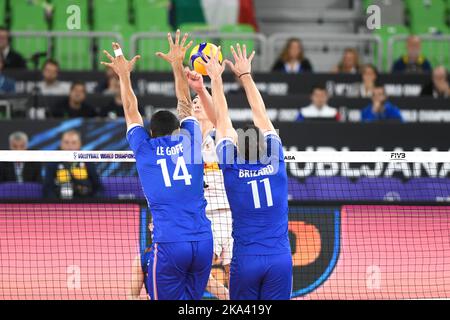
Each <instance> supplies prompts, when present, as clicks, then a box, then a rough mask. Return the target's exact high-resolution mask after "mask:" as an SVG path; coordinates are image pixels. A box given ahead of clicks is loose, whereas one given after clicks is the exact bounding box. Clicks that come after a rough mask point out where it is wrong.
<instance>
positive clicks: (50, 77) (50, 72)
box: [39, 59, 70, 96]
mask: <svg viewBox="0 0 450 320" xmlns="http://www.w3.org/2000/svg"><path fill="white" fill-rule="evenodd" d="M58 75H59V63H58V62H57V61H55V60H53V59H48V60H47V61H45V63H44V66H43V68H42V78H43V81H42V82H41V83H39V90H40V93H41V94H43V95H45V96H58V95H61V96H65V95H68V94H69V91H70V84H69V83H67V82H61V81H59V80H58Z"/></svg>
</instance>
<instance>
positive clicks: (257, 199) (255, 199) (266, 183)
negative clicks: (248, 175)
mask: <svg viewBox="0 0 450 320" xmlns="http://www.w3.org/2000/svg"><path fill="white" fill-rule="evenodd" d="M259 183H263V184H264V191H265V193H266V201H267V206H268V207H273V198H272V189H271V188H270V181H269V178H266V179H263V180H260V181H259ZM247 184H249V185H251V186H252V193H253V203H254V205H255V209H261V200H260V197H259V190H258V181H257V180H253V181H250V182H247Z"/></svg>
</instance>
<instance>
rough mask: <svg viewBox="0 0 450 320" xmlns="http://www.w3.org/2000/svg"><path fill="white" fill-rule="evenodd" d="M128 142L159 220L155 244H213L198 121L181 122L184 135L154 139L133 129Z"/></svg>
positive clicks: (150, 203)
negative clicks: (185, 242) (204, 189)
mask: <svg viewBox="0 0 450 320" xmlns="http://www.w3.org/2000/svg"><path fill="white" fill-rule="evenodd" d="M127 139H128V142H129V144H130V147H131V149H132V150H133V152H134V156H135V158H136V167H137V171H138V174H139V178H140V181H141V185H142V188H143V191H144V194H145V196H146V198H147V202H148V204H149V208H150V210H151V213H152V217H153V225H154V229H153V241H154V242H182V241H200V240H208V239H211V238H212V233H211V222H210V221H209V220H208V219H207V218H206V214H205V208H206V200H205V197H204V193H203V192H204V191H203V160H202V154H201V143H202V134H201V130H200V126H199V123H198V121H197V120H196V119H195V118H193V117H188V118H186V119H184V120H183V121H181V130H180V133H179V134H176V135H171V136H164V137H159V138H151V137H150V135H149V134H148V132H147V131H146V130H145V129H144V127H142V126H140V125H133V126H131V127H130V128H129V130H128V133H127Z"/></svg>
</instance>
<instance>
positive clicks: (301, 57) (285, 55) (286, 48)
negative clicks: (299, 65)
mask: <svg viewBox="0 0 450 320" xmlns="http://www.w3.org/2000/svg"><path fill="white" fill-rule="evenodd" d="M294 42H297V43H298V44H299V45H300V48H301V50H300V53H299V54H298V56H297V60H298V61H300V62H302V61H303V60H304V59H305V56H304V52H303V43H302V41H301V40H300V39H299V38H290V39H288V41H287V42H286V45H285V46H284V48H283V51H282V52H281V54H280V59H281V60H282V61H283V62H287V60H288V59H289V57H288V55H289V48H290V47H291V45H292V44H293V43H294Z"/></svg>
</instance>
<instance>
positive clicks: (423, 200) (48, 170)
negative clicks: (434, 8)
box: [0, 151, 450, 300]
mask: <svg viewBox="0 0 450 320" xmlns="http://www.w3.org/2000/svg"><path fill="white" fill-rule="evenodd" d="M285 159H286V169H287V173H288V181H289V182H288V190H289V196H288V201H289V238H290V241H291V248H292V256H293V263H294V279H293V292H292V298H293V299H428V298H429V299H440V298H442V299H445V298H450V153H448V152H447V153H446V152H288V153H286V157H285ZM0 166H1V170H0V171H1V173H0V181H1V182H0V261H1V263H0V299H2V300H4V299H127V298H130V290H131V289H130V288H131V285H132V279H133V273H136V272H139V268H136V266H139V265H140V267H142V264H144V262H143V260H142V259H141V257H143V256H144V255H145V253H146V252H147V251H148V248H150V246H151V241H152V239H151V229H152V219H151V212H150V210H149V209H148V207H147V202H146V200H145V196H144V194H143V192H142V189H141V186H140V183H139V178H138V176H137V172H136V166H135V163H134V157H133V154H132V153H130V152H114V151H76V152H66V151H24V152H18V151H0ZM209 169H211V167H210V168H209ZM216 169H217V168H216ZM217 179H218V181H217V183H223V182H222V181H221V180H219V178H217ZM180 201H182V199H180ZM217 201H223V199H217ZM174 214H175V213H174ZM141 269H144V268H141ZM142 272H145V270H142ZM212 273H213V276H214V277H215V278H216V279H217V280H218V281H221V282H222V283H223V284H224V285H225V286H227V282H228V279H227V276H226V273H225V269H224V267H223V265H221V264H220V263H217V264H215V265H214V266H213V270H212ZM140 296H141V298H142V299H145V297H146V295H145V288H144V287H142V290H141V295H140ZM204 297H205V299H214V298H215V296H214V295H213V294H212V293H211V292H207V291H206V292H205V295H204Z"/></svg>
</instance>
